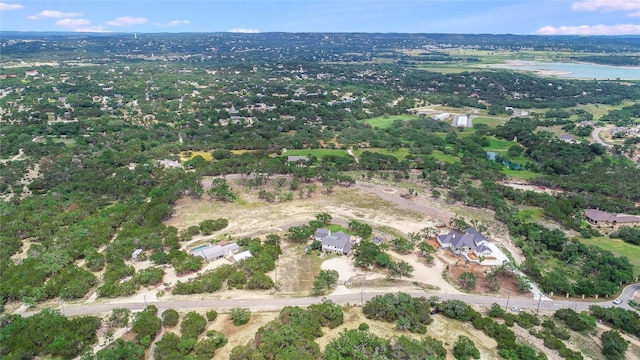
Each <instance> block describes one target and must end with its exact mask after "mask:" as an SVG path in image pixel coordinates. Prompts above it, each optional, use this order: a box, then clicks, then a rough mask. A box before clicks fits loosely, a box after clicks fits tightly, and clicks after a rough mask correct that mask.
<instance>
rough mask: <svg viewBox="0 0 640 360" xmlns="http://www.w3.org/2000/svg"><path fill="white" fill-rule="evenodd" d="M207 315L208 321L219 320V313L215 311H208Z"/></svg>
mask: <svg viewBox="0 0 640 360" xmlns="http://www.w3.org/2000/svg"><path fill="white" fill-rule="evenodd" d="M205 315H206V316H207V320H208V321H215V319H217V318H218V312H217V311H215V310H213V309H212V310H209V311H207V313H206V314H205Z"/></svg>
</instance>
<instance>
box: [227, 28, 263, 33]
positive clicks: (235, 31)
mask: <svg viewBox="0 0 640 360" xmlns="http://www.w3.org/2000/svg"><path fill="white" fill-rule="evenodd" d="M227 32H232V33H245V34H257V33H259V32H260V30H258V29H242V28H234V29H230V30H227Z"/></svg>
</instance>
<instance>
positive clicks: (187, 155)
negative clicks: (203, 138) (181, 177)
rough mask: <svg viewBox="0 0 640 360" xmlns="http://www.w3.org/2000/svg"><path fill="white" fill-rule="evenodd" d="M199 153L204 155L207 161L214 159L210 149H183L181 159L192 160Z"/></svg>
mask: <svg viewBox="0 0 640 360" xmlns="http://www.w3.org/2000/svg"><path fill="white" fill-rule="evenodd" d="M198 155H200V156H202V158H204V159H205V160H207V161H211V160H213V156H211V152H210V151H183V152H181V153H180V160H182V161H187V160H191V159H193V158H194V157H196V156H198Z"/></svg>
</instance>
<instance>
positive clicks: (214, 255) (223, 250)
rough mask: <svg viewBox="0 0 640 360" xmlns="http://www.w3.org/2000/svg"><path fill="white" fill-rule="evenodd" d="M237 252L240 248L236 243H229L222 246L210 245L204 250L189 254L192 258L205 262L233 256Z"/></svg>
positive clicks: (193, 251) (192, 251)
mask: <svg viewBox="0 0 640 360" xmlns="http://www.w3.org/2000/svg"><path fill="white" fill-rule="evenodd" d="M238 250H240V246H238V244H236V243H231V244H226V245H222V246H220V245H210V246H209V247H206V248H201V249H195V250H191V252H190V253H191V255H193V256H200V257H201V258H203V259H205V260H207V261H212V260H215V259H219V258H222V257H227V256H230V255H232V254H235V253H236V252H238Z"/></svg>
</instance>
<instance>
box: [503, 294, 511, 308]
mask: <svg viewBox="0 0 640 360" xmlns="http://www.w3.org/2000/svg"><path fill="white" fill-rule="evenodd" d="M510 298H511V291H509V295H507V305H505V306H504V309H505V310H509V299H510Z"/></svg>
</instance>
